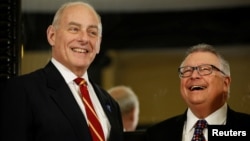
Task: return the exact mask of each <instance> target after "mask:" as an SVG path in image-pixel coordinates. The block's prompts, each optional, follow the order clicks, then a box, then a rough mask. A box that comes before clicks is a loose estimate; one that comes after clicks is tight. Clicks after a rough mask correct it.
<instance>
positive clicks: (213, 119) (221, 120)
mask: <svg viewBox="0 0 250 141" xmlns="http://www.w3.org/2000/svg"><path fill="white" fill-rule="evenodd" d="M226 117H227V103H225V104H224V105H223V106H222V107H221V108H219V109H218V110H216V111H215V112H213V113H212V114H210V115H209V116H207V117H206V118H205V120H206V121H207V123H208V124H210V125H223V124H226ZM197 120H199V118H197V117H196V116H195V115H194V114H193V113H192V111H191V110H190V109H189V108H188V111H187V122H186V131H187V132H189V131H191V130H192V128H193V127H194V125H195V123H196V122H197Z"/></svg>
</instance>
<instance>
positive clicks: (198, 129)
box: [192, 120, 207, 141]
mask: <svg viewBox="0 0 250 141" xmlns="http://www.w3.org/2000/svg"><path fill="white" fill-rule="evenodd" d="M194 128H195V130H194V136H193V138H192V141H206V139H205V137H204V135H203V129H204V128H207V121H206V120H198V121H197V122H196V124H195V126H194Z"/></svg>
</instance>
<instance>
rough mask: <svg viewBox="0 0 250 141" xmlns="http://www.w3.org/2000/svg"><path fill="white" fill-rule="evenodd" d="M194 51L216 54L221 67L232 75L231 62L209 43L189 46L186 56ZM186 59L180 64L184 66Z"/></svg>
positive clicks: (228, 74) (227, 73)
mask: <svg viewBox="0 0 250 141" xmlns="http://www.w3.org/2000/svg"><path fill="white" fill-rule="evenodd" d="M194 52H210V53H212V54H214V55H216V56H217V57H218V59H219V61H220V69H221V70H222V71H223V72H224V73H225V74H226V75H227V76H230V65H229V63H228V62H227V61H226V60H225V59H224V57H223V56H222V55H221V54H220V53H219V52H218V51H216V49H215V48H214V47H213V46H212V45H209V44H205V43H202V44H198V45H195V46H192V47H191V48H189V49H188V50H187V52H186V56H185V58H186V57H187V56H188V55H189V54H192V53H194ZM183 63H184V60H183V61H182V63H181V65H180V66H183Z"/></svg>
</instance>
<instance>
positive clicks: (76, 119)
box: [45, 63, 90, 140]
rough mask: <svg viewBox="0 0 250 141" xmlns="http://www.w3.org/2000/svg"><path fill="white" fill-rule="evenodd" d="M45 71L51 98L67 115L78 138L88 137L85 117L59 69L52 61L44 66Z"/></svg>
mask: <svg viewBox="0 0 250 141" xmlns="http://www.w3.org/2000/svg"><path fill="white" fill-rule="evenodd" d="M45 73H46V75H47V81H48V87H49V89H50V90H51V93H50V96H51V98H52V99H53V100H54V101H55V103H56V105H58V107H59V109H61V111H62V112H63V113H64V115H65V116H66V117H67V119H68V120H69V122H70V123H71V125H72V127H73V129H75V132H76V134H77V135H78V137H79V139H80V140H81V139H87V138H89V137H90V134H86V133H89V130H88V126H87V122H86V120H85V117H84V115H83V113H82V111H81V109H80V107H79V106H78V104H77V102H76V100H75V99H74V97H73V94H72V93H71V91H70V89H69V87H68V85H67V84H66V82H65V80H64V79H63V77H62V76H61V74H60V73H59V71H58V70H57V69H56V68H55V66H54V65H53V64H52V63H49V64H48V65H47V66H46V67H45ZM84 133H85V134H84Z"/></svg>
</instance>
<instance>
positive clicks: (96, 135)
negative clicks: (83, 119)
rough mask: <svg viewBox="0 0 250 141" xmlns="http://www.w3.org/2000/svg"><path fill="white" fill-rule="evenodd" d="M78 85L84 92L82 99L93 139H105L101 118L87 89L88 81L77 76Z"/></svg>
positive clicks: (97, 140) (102, 140) (100, 140)
mask: <svg viewBox="0 0 250 141" xmlns="http://www.w3.org/2000/svg"><path fill="white" fill-rule="evenodd" d="M74 81H75V82H76V84H77V85H79V87H80V91H81V94H82V100H83V103H84V105H85V110H86V113H87V117H88V124H89V129H90V132H91V135H92V140H93V141H104V140H105V139H104V133H103V130H102V127H101V124H100V122H99V119H98V117H97V115H96V112H95V109H94V107H93V104H92V102H91V99H90V97H89V92H88V89H87V82H86V81H85V80H84V79H83V78H76V79H75V80H74Z"/></svg>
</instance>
